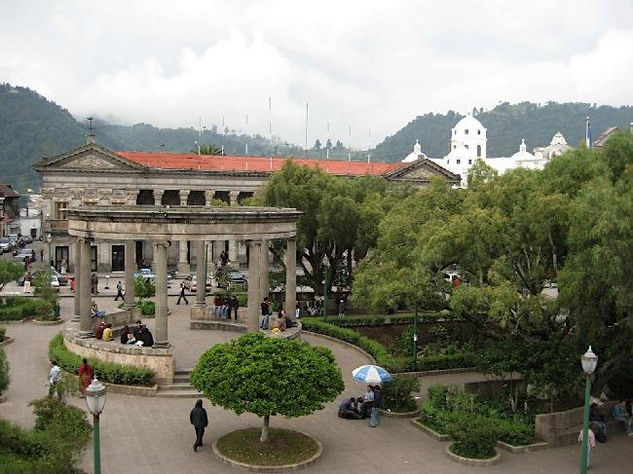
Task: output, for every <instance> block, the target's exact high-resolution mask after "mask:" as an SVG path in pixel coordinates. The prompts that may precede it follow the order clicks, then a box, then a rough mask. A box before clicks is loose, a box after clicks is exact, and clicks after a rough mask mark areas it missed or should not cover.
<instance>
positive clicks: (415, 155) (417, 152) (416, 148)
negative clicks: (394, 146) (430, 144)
mask: <svg viewBox="0 0 633 474" xmlns="http://www.w3.org/2000/svg"><path fill="white" fill-rule="evenodd" d="M420 158H426V155H425V154H424V153H422V146H421V145H420V142H419V140H416V141H415V145H413V151H412V152H411V153H409V154H408V155H407V156H406V158H405V159H404V160H402V163H413V162H414V161H416V160H419V159H420Z"/></svg>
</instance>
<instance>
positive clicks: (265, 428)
mask: <svg viewBox="0 0 633 474" xmlns="http://www.w3.org/2000/svg"><path fill="white" fill-rule="evenodd" d="M269 424H270V415H264V426H262V435H261V437H260V438H259V442H260V443H267V442H268V439H269V438H268V425H269Z"/></svg>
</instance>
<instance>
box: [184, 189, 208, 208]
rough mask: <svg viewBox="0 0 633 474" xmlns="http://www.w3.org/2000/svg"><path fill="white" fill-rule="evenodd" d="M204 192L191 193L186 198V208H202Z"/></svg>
mask: <svg viewBox="0 0 633 474" xmlns="http://www.w3.org/2000/svg"><path fill="white" fill-rule="evenodd" d="M204 204H205V198H204V191H191V192H190V193H189V196H188V197H187V206H204Z"/></svg>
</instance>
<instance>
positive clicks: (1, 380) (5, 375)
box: [0, 347, 9, 393]
mask: <svg viewBox="0 0 633 474" xmlns="http://www.w3.org/2000/svg"><path fill="white" fill-rule="evenodd" d="M7 388H9V361H8V360H7V355H6V353H5V352H4V349H2V348H1V347H0V393H2V392H4V391H5V390H6V389H7Z"/></svg>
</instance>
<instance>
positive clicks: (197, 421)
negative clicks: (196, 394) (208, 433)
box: [189, 400, 209, 452]
mask: <svg viewBox="0 0 633 474" xmlns="http://www.w3.org/2000/svg"><path fill="white" fill-rule="evenodd" d="M189 421H190V422H191V424H192V425H193V427H194V428H195V430H196V442H195V443H193V450H194V451H195V452H198V448H199V447H200V446H202V437H203V436H204V429H205V428H206V427H207V426H208V425H209V419H208V418H207V410H205V409H204V408H203V407H202V400H198V401H197V402H196V405H195V406H194V407H193V409H192V410H191V413H190V414H189Z"/></svg>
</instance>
